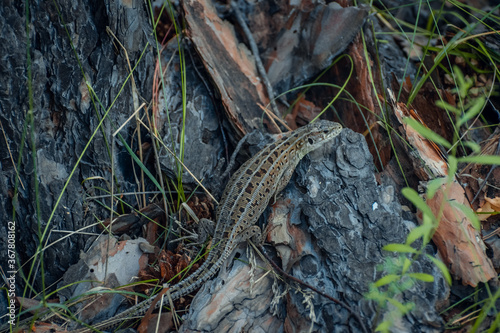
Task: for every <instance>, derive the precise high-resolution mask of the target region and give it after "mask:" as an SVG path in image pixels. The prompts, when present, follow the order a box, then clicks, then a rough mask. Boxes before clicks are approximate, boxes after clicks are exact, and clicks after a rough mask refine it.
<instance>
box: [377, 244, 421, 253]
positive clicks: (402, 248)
mask: <svg viewBox="0 0 500 333" xmlns="http://www.w3.org/2000/svg"><path fill="white" fill-rule="evenodd" d="M382 249H384V250H386V251H389V252H398V253H416V252H417V250H415V249H414V248H412V247H411V246H409V245H406V244H397V243H395V244H387V245H386V246H384V247H383V248H382Z"/></svg>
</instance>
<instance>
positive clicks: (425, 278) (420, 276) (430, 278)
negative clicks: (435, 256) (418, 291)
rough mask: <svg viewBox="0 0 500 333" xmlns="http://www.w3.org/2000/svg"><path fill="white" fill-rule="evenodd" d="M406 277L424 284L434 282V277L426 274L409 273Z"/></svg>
mask: <svg viewBox="0 0 500 333" xmlns="http://www.w3.org/2000/svg"><path fill="white" fill-rule="evenodd" d="M408 276H409V277H412V278H414V279H417V280H420V281H424V282H434V276H432V275H430V274H426V273H409V274H408Z"/></svg>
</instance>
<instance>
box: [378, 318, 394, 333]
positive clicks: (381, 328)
mask: <svg viewBox="0 0 500 333" xmlns="http://www.w3.org/2000/svg"><path fill="white" fill-rule="evenodd" d="M391 327H392V323H391V322H390V321H389V320H384V321H383V322H381V323H380V324H378V325H377V327H376V328H375V331H376V332H382V333H386V332H390V328H391Z"/></svg>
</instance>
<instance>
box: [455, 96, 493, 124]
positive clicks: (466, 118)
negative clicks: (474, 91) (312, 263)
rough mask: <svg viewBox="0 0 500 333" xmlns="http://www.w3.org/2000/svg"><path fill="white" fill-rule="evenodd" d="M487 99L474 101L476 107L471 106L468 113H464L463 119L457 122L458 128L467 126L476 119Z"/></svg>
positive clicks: (480, 98)
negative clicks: (468, 122)
mask: <svg viewBox="0 0 500 333" xmlns="http://www.w3.org/2000/svg"><path fill="white" fill-rule="evenodd" d="M485 101H486V100H485V99H484V97H483V96H481V97H479V98H478V99H476V100H475V101H474V105H472V106H471V108H470V109H469V110H467V112H465V113H464V115H463V116H462V117H460V119H459V120H458V122H457V128H458V127H460V126H462V125H463V124H465V123H466V122H467V121H469V120H471V119H472V118H474V117H475V116H476V115H477V114H478V113H479V112H480V111H481V110H482V109H483V106H484V103H485Z"/></svg>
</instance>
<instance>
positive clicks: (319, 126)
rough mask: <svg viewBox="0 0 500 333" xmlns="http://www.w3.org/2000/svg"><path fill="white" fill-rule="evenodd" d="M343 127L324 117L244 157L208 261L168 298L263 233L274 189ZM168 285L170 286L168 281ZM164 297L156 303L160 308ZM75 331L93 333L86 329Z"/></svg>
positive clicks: (106, 324)
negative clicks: (263, 217)
mask: <svg viewBox="0 0 500 333" xmlns="http://www.w3.org/2000/svg"><path fill="white" fill-rule="evenodd" d="M341 130H342V126H341V125H339V124H337V123H334V122H330V121H326V120H320V121H317V122H315V123H313V124H309V125H307V126H304V127H302V128H299V129H297V130H295V131H292V132H288V133H285V134H284V135H283V137H282V138H281V139H279V140H278V141H276V142H274V143H271V144H269V145H267V146H266V147H265V148H264V149H262V150H261V151H259V152H258V153H257V154H256V155H255V156H254V157H252V158H251V159H249V160H248V161H247V162H245V163H244V164H243V165H242V166H241V167H240V168H239V169H238V171H236V173H235V174H234V175H233V176H232V177H231V179H230V180H229V182H228V184H227V186H226V188H225V190H224V193H223V195H222V198H221V200H220V205H219V206H218V208H217V223H216V228H215V232H214V235H213V241H212V243H213V244H215V245H214V248H213V249H212V250H211V251H210V253H209V255H208V258H207V260H206V261H205V262H204V263H203V264H202V265H201V267H200V268H198V269H197V270H196V271H195V272H194V273H193V274H191V275H190V276H189V277H187V278H186V279H185V280H183V281H181V282H179V283H178V284H176V285H174V286H171V287H170V290H169V291H170V297H171V298H172V300H176V299H178V298H180V297H182V296H184V295H187V294H189V293H191V292H193V291H194V290H196V289H198V288H200V287H201V286H202V285H203V283H205V281H207V280H208V279H210V278H211V277H212V276H214V275H215V273H216V272H217V271H218V270H219V269H220V268H221V266H222V265H223V264H224V263H225V262H226V260H227V259H228V257H229V256H230V255H231V253H232V252H233V250H234V249H235V248H236V247H237V246H238V244H240V243H241V242H243V241H246V240H247V239H249V238H251V237H255V236H259V235H260V228H259V227H258V226H256V223H257V220H258V219H259V217H260V215H261V214H262V213H263V212H264V210H265V209H266V207H267V205H268V204H269V201H270V200H271V198H272V197H274V195H275V194H278V193H279V192H281V190H283V189H284V188H285V186H286V185H287V184H288V182H289V181H290V178H291V177H292V174H293V172H294V170H295V167H296V166H297V164H298V163H299V161H300V160H301V159H302V158H303V157H304V156H305V155H307V154H308V153H309V152H311V151H313V150H315V149H316V148H318V147H320V146H322V145H323V144H325V143H327V142H329V141H331V140H332V139H333V138H335V137H336V136H337V135H339V133H340V132H341ZM164 288H168V286H167V285H164ZM153 299H154V297H152V298H149V299H147V300H145V301H143V302H141V303H139V304H137V305H135V306H133V307H131V308H130V309H128V310H126V311H124V312H122V313H120V314H118V315H116V316H114V317H113V318H111V319H109V320H106V321H103V322H101V323H97V324H95V325H94V326H93V327H94V329H97V330H110V329H111V328H113V327H115V326H117V325H119V324H120V323H122V322H123V321H124V320H126V319H130V318H133V317H138V316H142V315H143V314H144V313H145V312H146V311H147V310H148V309H149V308H150V306H151V304H152V303H153ZM160 303H161V302H157V303H156V306H157V307H158V306H159V305H160ZM77 332H80V333H83V332H92V330H90V329H88V328H83V329H80V330H78V331H77Z"/></svg>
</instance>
